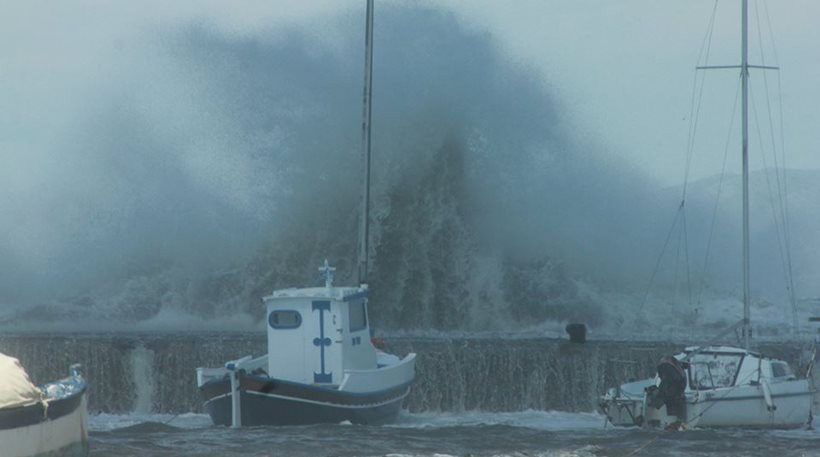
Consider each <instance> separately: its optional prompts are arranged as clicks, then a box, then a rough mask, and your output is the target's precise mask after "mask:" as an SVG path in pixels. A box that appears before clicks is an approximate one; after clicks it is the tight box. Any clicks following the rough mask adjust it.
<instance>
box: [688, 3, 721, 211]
mask: <svg viewBox="0 0 820 457" xmlns="http://www.w3.org/2000/svg"><path fill="white" fill-rule="evenodd" d="M717 3H718V2H717V0H715V4H714V6H713V7H712V15H711V17H710V18H709V25H708V26H707V30H706V35H705V36H704V37H703V42H702V43H701V47H700V51H699V52H698V58H697V61H696V62H697V63H696V65H695V66H696V67H697V66H698V65H699V64H700V59H701V57H702V56H704V51H705V57H704V60H703V64H704V65H708V63H709V55H710V53H711V50H712V35H713V33H714V29H715V16H716V15H717ZM698 73H699V72H698V71H697V70H696V71H695V74H694V78H693V81H692V99H691V101H690V105H689V131H688V136H687V138H686V154H685V157H684V158H685V161H686V163H685V167H684V174H683V189H682V191H681V201H685V200H686V190H687V188H688V186H689V172H690V170H691V165H692V155H693V151H694V149H695V138H696V137H697V129H698V120H699V118H700V116H699V115H700V107H701V103H702V101H703V87H704V82H705V78H706V75H705V74H704V75H700V87H699V88H698V76H699V75H698ZM696 93H697V108H696V105H695V94H696Z"/></svg>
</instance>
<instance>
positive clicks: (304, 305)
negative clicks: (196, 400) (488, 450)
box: [197, 0, 416, 427]
mask: <svg viewBox="0 0 820 457" xmlns="http://www.w3.org/2000/svg"><path fill="white" fill-rule="evenodd" d="M366 13H367V18H366V28H365V85H364V87H365V90H364V112H363V123H362V127H363V128H362V140H363V141H362V143H363V152H364V154H363V156H364V163H363V165H364V167H363V168H364V180H363V182H364V187H363V192H362V206H363V207H362V211H361V226H360V230H359V237H360V240H359V259H358V280H359V281H358V284H359V286H358V287H334V286H333V270H335V269H334V268H332V267H330V266H329V265H328V263H327V260H325V264H324V266H323V267H321V268H319V271H321V272H322V273H323V274H324V277H325V287H314V288H302V289H283V290H276V291H274V292H273V294H272V295H270V296H269V297H265V299H264V302H265V304H266V306H267V314H266V315H267V324H268V325H267V327H268V328H267V331H268V353H267V354H265V355H263V356H261V357H257V358H252V357H251V356H247V357H243V358H241V359H238V360H232V361H230V362H228V363H226V364H225V366H224V367H223V368H197V385H198V386H199V391H200V393H201V395H202V399H203V401H204V409H205V411H207V412H208V414H210V416H211V418H212V419H213V421H214V423H215V424H217V425H228V424H231V425H232V426H235V427H238V426H241V425H301V424H316V423H334V422H336V423H338V422H343V421H350V422H352V423H356V424H382V423H387V422H391V421H393V420H395V418H396V416H397V415H398V414H399V411H400V410H401V406H402V402H403V400H404V398H405V397H406V396H407V394H408V393H409V392H410V385H411V384H412V383H413V380H414V378H415V364H416V354H413V353H410V354H408V355H407V356H406V357H404V358H403V359H399V358H398V357H397V356H395V355H392V354H387V353H385V352H383V351H381V350H378V349H377V348H376V347H375V346H374V345H373V342H372V341H371V338H370V336H371V335H370V326H369V319H368V315H367V306H368V302H367V292H368V287H367V271H368V268H367V265H368V255H369V250H368V226H369V210H368V209H369V202H370V124H371V123H370V117H371V116H370V113H371V99H372V97H371V88H372V84H371V83H372V81H371V77H372V68H373V66H372V61H373V47H372V41H373V0H368V1H367V10H366Z"/></svg>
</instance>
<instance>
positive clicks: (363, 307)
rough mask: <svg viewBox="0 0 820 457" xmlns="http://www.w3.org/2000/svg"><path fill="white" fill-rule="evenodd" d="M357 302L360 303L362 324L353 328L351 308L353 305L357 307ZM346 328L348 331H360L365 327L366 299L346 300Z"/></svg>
mask: <svg viewBox="0 0 820 457" xmlns="http://www.w3.org/2000/svg"><path fill="white" fill-rule="evenodd" d="M359 304H361V310H362V322H361V324H362V325H361V326H358V327H355V328H354V327H353V319H352V316H353V308H354V305H357V306H356V307H358V305H359ZM347 328H348V331H350V333H353V332H361V331H362V330H365V329H367V300H352V301H350V302H348V304H347Z"/></svg>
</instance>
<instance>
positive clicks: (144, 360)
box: [0, 334, 800, 414]
mask: <svg viewBox="0 0 820 457" xmlns="http://www.w3.org/2000/svg"><path fill="white" fill-rule="evenodd" d="M265 344H266V343H265V335H263V334H183V335H162V334H154V335H136V334H131V335H113V334H103V335H37V336H3V337H0V352H3V353H6V354H9V355H12V356H14V357H17V358H19V359H20V361H21V363H22V364H23V365H24V366H25V367H26V369H27V370H28V372H29V374H30V376H31V378H32V379H33V380H34V382H36V383H42V382H46V381H50V380H53V379H56V378H59V377H64V376H65V375H66V374H67V371H68V366H69V365H70V364H72V363H75V362H78V363H81V364H82V365H83V367H84V372H85V376H86V378H87V380H88V382H89V385H90V392H89V393H90V396H89V411H90V412H91V413H92V414H93V413H99V412H107V413H131V412H139V413H148V412H155V413H184V412H191V411H193V412H198V411H200V410H201V402H200V400H199V398H198V396H197V388H196V374H195V369H196V368H197V367H200V366H206V367H218V366H222V364H224V363H225V361H227V360H230V359H233V358H238V357H242V356H244V355H251V354H252V355H260V354H262V353H264V351H265ZM387 345H388V348H387V349H388V350H389V351H392V352H396V353H398V354H404V353H407V352H410V351H414V352H416V353H417V354H418V358H417V363H416V374H417V378H416V383H415V384H414V386H413V389H412V391H411V394H410V396H409V397H408V398H407V401H406V403H405V407H407V408H408V409H409V410H410V411H412V412H425V411H429V412H460V411H466V410H482V411H521V410H526V409H538V410H563V411H593V410H594V409H595V407H596V401H597V397H598V395H600V394H601V393H603V392H604V390H605V389H606V388H608V387H612V386H614V385H616V384H618V383H619V382H623V381H626V380H629V379H633V378H642V377H647V376H651V375H652V374H653V373H654V370H655V365H656V363H657V361H658V359H659V358H660V357H661V356H662V355H667V354H670V353H672V352H674V351H677V350H679V349H680V346H679V345H672V344H663V343H626V342H603V341H600V342H588V343H587V344H581V345H578V344H572V343H568V342H566V341H562V340H553V339H522V340H509V339H496V338H486V339H418V338H416V339H414V338H394V339H388V340H387ZM766 351H767V353H769V354H773V355H775V356H777V357H781V358H784V359H786V360H789V361H792V362H794V363H793V365H795V364H796V363H797V362H798V358H799V355H800V350H799V348H798V347H796V346H794V345H773V346H767V347H766ZM795 366H796V365H795Z"/></svg>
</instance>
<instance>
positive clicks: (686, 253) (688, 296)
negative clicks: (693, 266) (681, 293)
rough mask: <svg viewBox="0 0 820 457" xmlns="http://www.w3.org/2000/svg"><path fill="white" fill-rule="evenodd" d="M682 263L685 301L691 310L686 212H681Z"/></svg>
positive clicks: (690, 279)
mask: <svg viewBox="0 0 820 457" xmlns="http://www.w3.org/2000/svg"><path fill="white" fill-rule="evenodd" d="M682 221H683V225H682V227H683V256H684V259H683V261H684V262H685V266H686V299H687V303H688V304H689V309H692V278H691V275H690V272H689V235H688V233H687V232H686V211H685V210H684V212H683V217H682Z"/></svg>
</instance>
